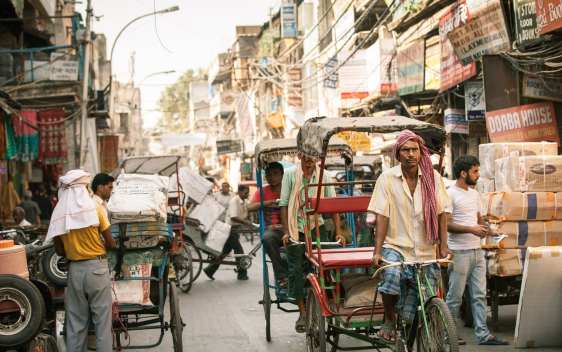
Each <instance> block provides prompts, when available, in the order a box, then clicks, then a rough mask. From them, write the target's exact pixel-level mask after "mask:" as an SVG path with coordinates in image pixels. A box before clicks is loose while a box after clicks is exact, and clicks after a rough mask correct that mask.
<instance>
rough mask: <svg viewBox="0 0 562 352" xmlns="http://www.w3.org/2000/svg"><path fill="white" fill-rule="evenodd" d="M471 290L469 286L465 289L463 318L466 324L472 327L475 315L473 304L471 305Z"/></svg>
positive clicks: (462, 306) (462, 304) (462, 303)
mask: <svg viewBox="0 0 562 352" xmlns="http://www.w3.org/2000/svg"><path fill="white" fill-rule="evenodd" d="M470 302H471V299H470V291H469V290H468V286H466V288H465V289H464V294H463V296H462V302H461V309H460V313H461V318H462V320H463V321H464V326H466V327H468V328H471V327H472V325H473V324H474V316H473V315H472V306H471V305H470Z"/></svg>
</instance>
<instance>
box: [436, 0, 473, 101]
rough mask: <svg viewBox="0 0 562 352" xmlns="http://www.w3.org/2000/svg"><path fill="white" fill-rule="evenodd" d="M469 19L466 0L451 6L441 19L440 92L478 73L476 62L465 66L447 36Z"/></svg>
mask: <svg viewBox="0 0 562 352" xmlns="http://www.w3.org/2000/svg"><path fill="white" fill-rule="evenodd" d="M469 20H470V14H469V13H468V7H467V6H466V3H465V2H464V0H461V1H460V2H459V3H458V4H456V5H453V6H451V7H450V8H449V11H447V12H446V13H445V14H444V15H443V16H442V17H441V18H440V19H439V46H440V52H441V64H440V67H439V70H440V73H441V88H440V90H439V91H440V92H442V91H444V90H447V89H449V88H451V87H454V86H456V85H457V84H460V83H462V82H464V81H466V80H467V79H469V78H470V77H472V76H474V75H476V64H475V63H471V64H469V65H467V66H464V67H463V66H462V65H461V63H460V62H459V60H458V58H457V55H456V54H455V52H454V50H453V45H452V44H451V42H450V41H449V38H448V37H447V34H448V33H449V32H451V31H453V30H455V29H456V28H458V27H459V26H460V25H464V24H465V23H467V22H468V21H469Z"/></svg>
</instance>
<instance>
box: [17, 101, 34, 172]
mask: <svg viewBox="0 0 562 352" xmlns="http://www.w3.org/2000/svg"><path fill="white" fill-rule="evenodd" d="M16 113H17V114H19V115H20V116H21V117H23V118H24V119H25V122H27V123H28V124H30V125H32V126H33V127H37V112H36V111H32V110H25V111H16ZM12 127H13V129H14V134H15V140H16V143H17V160H19V161H22V162H28V161H32V160H35V159H37V153H38V151H39V134H38V133H37V130H36V129H34V128H33V127H30V126H29V125H27V124H25V123H24V122H23V121H22V120H21V119H20V118H19V117H18V116H16V115H12Z"/></svg>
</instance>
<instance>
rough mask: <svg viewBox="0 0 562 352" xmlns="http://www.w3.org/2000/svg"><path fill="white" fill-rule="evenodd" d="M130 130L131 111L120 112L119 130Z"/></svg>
mask: <svg viewBox="0 0 562 352" xmlns="http://www.w3.org/2000/svg"><path fill="white" fill-rule="evenodd" d="M128 130H129V113H128V112H120V113H119V132H127V131H128Z"/></svg>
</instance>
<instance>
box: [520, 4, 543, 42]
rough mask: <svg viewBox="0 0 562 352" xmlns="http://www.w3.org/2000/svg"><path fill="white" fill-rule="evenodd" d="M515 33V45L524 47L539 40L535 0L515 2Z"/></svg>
mask: <svg viewBox="0 0 562 352" xmlns="http://www.w3.org/2000/svg"><path fill="white" fill-rule="evenodd" d="M515 32H516V35H517V38H515V39H516V40H517V43H519V44H522V45H525V44H529V43H531V42H532V41H534V40H536V39H539V27H538V26H537V11H536V8H535V0H516V2H515Z"/></svg>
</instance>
